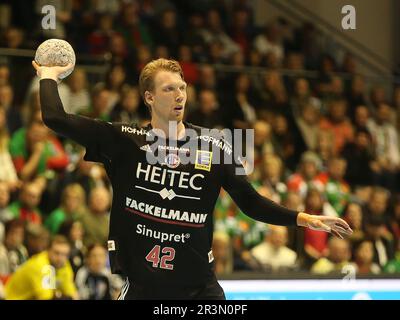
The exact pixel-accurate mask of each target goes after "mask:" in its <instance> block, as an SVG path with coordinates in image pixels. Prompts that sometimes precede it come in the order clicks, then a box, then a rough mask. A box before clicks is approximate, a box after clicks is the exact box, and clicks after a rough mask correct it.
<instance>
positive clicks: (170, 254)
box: [146, 245, 175, 270]
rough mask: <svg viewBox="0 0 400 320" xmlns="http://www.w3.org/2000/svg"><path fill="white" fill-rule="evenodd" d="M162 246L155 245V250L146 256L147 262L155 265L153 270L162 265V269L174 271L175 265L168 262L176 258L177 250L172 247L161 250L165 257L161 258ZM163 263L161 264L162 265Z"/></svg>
mask: <svg viewBox="0 0 400 320" xmlns="http://www.w3.org/2000/svg"><path fill="white" fill-rule="evenodd" d="M160 249H161V248H160V246H159V245H155V246H154V247H153V249H151V250H150V252H149V253H148V254H147V256H146V260H147V261H149V262H151V263H152V264H153V268H158V264H160V268H161V269H167V270H174V265H173V264H168V263H167V262H168V261H172V260H174V258H175V249H174V248H171V247H164V248H162V250H161V253H162V254H163V256H162V257H161V258H160ZM160 262H161V263H160Z"/></svg>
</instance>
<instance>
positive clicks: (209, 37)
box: [0, 0, 400, 299]
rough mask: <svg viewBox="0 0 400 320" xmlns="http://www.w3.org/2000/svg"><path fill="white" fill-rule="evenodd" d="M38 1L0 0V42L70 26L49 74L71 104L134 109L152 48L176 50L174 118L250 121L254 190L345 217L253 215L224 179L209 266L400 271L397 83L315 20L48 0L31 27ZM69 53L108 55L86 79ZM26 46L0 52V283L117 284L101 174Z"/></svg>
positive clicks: (33, 286) (99, 111) (36, 39)
mask: <svg viewBox="0 0 400 320" xmlns="http://www.w3.org/2000/svg"><path fill="white" fill-rule="evenodd" d="M48 2H49V1H41V0H36V1H19V0H13V1H11V0H10V1H7V0H0V17H1V19H0V21H1V22H0V47H2V48H12V49H35V48H36V47H37V45H38V44H40V43H41V41H43V40H45V39H48V38H63V39H66V40H68V41H69V42H70V43H71V44H72V46H73V48H74V50H75V52H76V53H77V56H78V66H77V67H76V68H75V70H74V72H73V73H72V74H71V75H70V76H69V77H68V78H67V79H66V80H65V81H64V82H61V83H60V85H59V92H60V96H61V99H62V101H63V104H64V107H65V109H66V111H67V112H69V113H74V114H82V115H85V116H89V117H93V118H99V119H103V120H106V121H122V122H127V123H140V124H146V123H147V122H148V121H149V113H148V110H147V108H146V106H145V105H144V104H143V102H142V101H141V98H140V95H139V92H138V87H137V79H138V74H139V72H140V70H141V68H142V67H143V66H144V65H145V64H146V63H147V62H149V61H151V60H152V59H153V58H158V57H165V58H174V59H176V60H178V61H179V62H180V63H181V65H182V68H183V71H184V75H185V80H186V82H187V83H188V92H187V93H188V101H187V105H186V116H185V117H186V121H188V122H191V123H194V124H196V125H200V126H204V127H212V128H231V129H233V128H241V129H254V133H255V146H254V151H255V155H254V163H255V168H254V171H253V172H252V173H251V174H250V175H249V179H250V181H251V183H252V184H253V186H254V187H255V188H256V189H257V191H258V192H259V193H260V194H262V195H264V196H266V197H268V198H270V199H273V200H274V201H276V202H278V203H281V204H283V205H285V206H287V207H289V208H291V209H294V210H299V211H305V212H307V213H310V214H317V215H334V216H339V217H342V218H343V219H345V220H346V221H347V222H348V223H349V224H350V226H351V227H352V229H353V230H354V234H353V235H352V236H351V237H350V238H347V239H338V238H332V237H331V236H330V235H329V234H327V233H324V232H318V231H313V230H310V229H307V230H304V229H295V228H293V229H292V228H286V227H280V226H272V225H266V224H263V223H259V222H256V221H254V220H252V219H250V218H248V217H247V216H246V215H245V214H244V213H242V212H241V211H240V209H239V208H238V207H237V206H236V205H235V203H234V202H233V201H232V199H231V198H230V197H229V195H228V194H227V193H226V192H224V191H223V190H222V191H221V194H220V197H219V199H218V201H217V204H216V208H215V215H214V217H215V234H214V243H213V252H214V257H215V268H216V272H217V274H218V275H226V274H230V273H232V272H235V271H253V272H268V273H279V272H293V274H295V272H310V273H313V274H315V275H321V274H339V275H340V274H342V275H343V276H344V275H345V274H346V273H348V272H349V270H353V271H354V273H355V274H356V275H357V276H358V275H363V276H368V275H372V274H379V273H393V274H395V273H399V272H400V188H399V186H400V185H399V169H400V151H399V150H400V149H399V140H398V135H399V133H400V86H399V87H396V86H392V87H391V88H390V90H388V89H387V87H384V86H381V85H371V84H370V83H367V81H366V79H365V77H364V76H363V75H361V74H359V72H358V69H357V67H358V66H357V60H356V59H355V58H354V57H353V56H352V55H351V54H347V55H345V56H340V57H338V56H335V55H332V54H331V52H330V51H329V50H328V49H327V48H324V47H323V46H321V45H320V41H319V38H318V32H317V30H316V27H315V26H314V25H313V24H312V23H309V22H305V23H304V24H303V25H301V26H294V25H291V24H290V23H289V22H288V21H287V20H285V19H284V18H281V17H280V18H276V19H273V20H272V21H268V23H266V24H265V25H261V26H257V25H255V23H254V8H253V7H252V2H251V1H245V0H237V1H233V0H232V1H228V0H226V1H223V0H221V1H206V0H203V1H179V0H176V1H172V0H165V1H157V0H147V1H146V0H143V1H129V0H126V1H118V0H107V1H106V0H92V1H89V0H86V1H85V0H80V1H78V0H58V1H57V0H54V1H52V4H53V5H54V6H55V8H56V13H57V26H56V29H54V30H51V29H49V30H43V29H42V28H41V19H42V18H43V15H42V14H41V8H42V7H43V5H45V4H47V3H48ZM81 54H89V55H91V56H93V57H94V56H108V57H109V58H108V59H109V70H108V71H107V73H106V74H105V75H104V79H103V80H102V81H99V82H93V81H90V77H89V74H88V71H87V70H86V69H85V68H82V67H80V66H79V57H80V55H81ZM30 61H31V59H23V58H21V57H18V56H1V57H0V298H2V297H3V298H4V297H6V298H29V297H36V298H43V299H48V298H49V299H51V298H74V299H115V298H116V296H117V295H118V292H119V289H120V287H121V284H122V279H121V278H119V277H118V276H115V275H111V273H110V270H109V265H108V259H107V250H106V247H105V245H106V242H107V236H108V224H109V210H110V204H111V199H112V190H111V188H110V182H109V180H108V178H107V176H106V174H105V170H104V168H103V167H102V166H101V165H99V164H98V163H93V162H87V161H85V160H84V153H85V150H84V149H83V148H81V147H80V146H79V145H77V144H76V143H74V142H73V141H70V140H68V139H65V138H63V137H60V136H56V135H55V134H54V132H52V131H51V130H49V129H48V128H47V127H46V126H45V125H44V124H43V122H42V119H41V111H40V101H39V93H38V88H39V84H38V79H37V78H36V77H35V76H34V72H33V70H32V68H31V67H30ZM221 66H224V67H230V68H228V69H224V68H221ZM282 70H285V72H283V71H282ZM306 71H315V72H316V74H317V75H318V76H316V77H315V76H314V77H308V76H307V72H306ZM266 214H267V213H266ZM49 265H53V266H58V267H55V268H53V269H49V270H47V269H46V268H45V267H46V266H49ZM43 268H44V269H45V270H44V269H43ZM43 272H44V274H45V275H48V277H47V278H46V279H48V281H47V280H46V281H47V282H46V283H44V284H43V283H42V282H40V280H38V279H43ZM54 279H56V280H57V281H53V280H54ZM54 289H55V290H54ZM21 292H25V293H24V294H26V296H24V295H21ZM29 294H32V295H31V296H29Z"/></svg>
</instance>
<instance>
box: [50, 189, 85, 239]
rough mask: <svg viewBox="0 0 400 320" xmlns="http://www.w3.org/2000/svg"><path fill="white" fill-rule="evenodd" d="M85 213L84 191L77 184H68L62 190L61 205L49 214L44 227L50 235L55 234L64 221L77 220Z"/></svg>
mask: <svg viewBox="0 0 400 320" xmlns="http://www.w3.org/2000/svg"><path fill="white" fill-rule="evenodd" d="M85 211H87V208H86V194H85V190H84V189H83V188H82V186H80V185H79V184H77V183H73V184H70V185H68V186H66V187H65V189H64V190H63V193H62V196H61V205H60V206H59V207H58V208H57V209H55V210H54V211H53V212H52V213H51V214H50V216H49V217H48V218H47V220H46V221H45V226H46V228H47V229H48V230H49V231H50V232H51V233H52V234H56V233H58V231H59V229H60V226H61V225H62V224H63V223H64V222H65V221H68V220H72V221H76V220H79V219H80V218H81V216H82V215H83V214H84V212H85Z"/></svg>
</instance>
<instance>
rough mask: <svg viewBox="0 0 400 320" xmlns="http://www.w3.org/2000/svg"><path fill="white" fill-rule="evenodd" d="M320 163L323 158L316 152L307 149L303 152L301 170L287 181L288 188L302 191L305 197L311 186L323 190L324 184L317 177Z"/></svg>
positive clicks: (301, 193)
mask: <svg viewBox="0 0 400 320" xmlns="http://www.w3.org/2000/svg"><path fill="white" fill-rule="evenodd" d="M320 165H321V160H320V159H319V157H318V156H317V155H316V154H315V153H314V152H311V151H306V152H305V153H303V155H302V157H301V162H300V168H299V170H298V171H297V172H296V173H294V174H292V175H291V176H290V177H289V179H288V181H287V186H288V190H289V191H293V192H298V193H300V195H301V196H302V197H303V198H304V197H305V196H306V194H307V191H308V189H309V187H314V188H317V189H318V190H319V191H322V190H323V185H322V183H321V181H319V180H318V179H317V175H318V172H319V167H320Z"/></svg>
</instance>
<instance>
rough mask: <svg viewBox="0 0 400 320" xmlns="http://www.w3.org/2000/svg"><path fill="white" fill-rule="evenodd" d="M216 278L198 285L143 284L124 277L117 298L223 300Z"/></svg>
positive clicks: (222, 292)
mask: <svg viewBox="0 0 400 320" xmlns="http://www.w3.org/2000/svg"><path fill="white" fill-rule="evenodd" d="M225 299H226V298H225V293H224V290H223V289H222V287H221V286H220V284H219V283H218V281H217V279H216V278H214V279H211V280H210V281H208V282H207V283H206V284H205V285H200V286H190V287H188V286H168V285H166V286H162V287H161V286H160V287H157V286H154V285H153V284H152V285H149V286H143V285H139V284H135V283H133V282H131V281H129V279H128V278H126V280H125V283H124V285H123V286H122V289H121V293H120V295H119V297H118V300H225Z"/></svg>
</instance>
